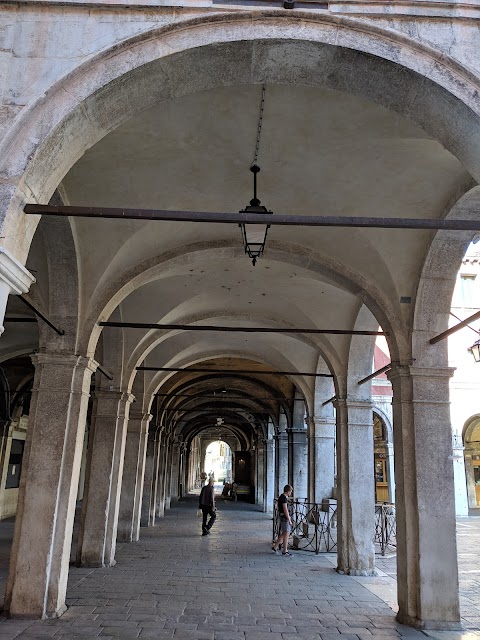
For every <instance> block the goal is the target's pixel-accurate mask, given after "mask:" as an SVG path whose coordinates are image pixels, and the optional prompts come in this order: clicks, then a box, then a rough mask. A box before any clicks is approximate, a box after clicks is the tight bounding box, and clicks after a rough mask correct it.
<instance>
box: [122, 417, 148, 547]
mask: <svg viewBox="0 0 480 640" xmlns="http://www.w3.org/2000/svg"><path fill="white" fill-rule="evenodd" d="M151 419H152V416H151V415H150V414H145V415H143V414H139V415H138V414H135V415H131V416H129V420H128V425H127V438H126V443H125V459H124V464H123V477H122V491H121V495H120V507H119V512H118V528H117V540H118V541H120V542H136V541H137V540H138V538H139V536H140V509H141V504H142V491H143V481H144V475H145V455H146V448H147V437H148V424H149V422H150V420H151Z"/></svg>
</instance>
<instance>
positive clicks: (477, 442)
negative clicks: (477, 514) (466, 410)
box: [462, 415, 480, 509]
mask: <svg viewBox="0 0 480 640" xmlns="http://www.w3.org/2000/svg"><path fill="white" fill-rule="evenodd" d="M462 437H463V446H464V448H465V451H464V456H465V478H466V483H467V497H468V507H469V508H470V509H479V508H480V415H476V416H472V417H471V418H470V419H469V420H467V422H466V424H465V426H464V428H463V434H462Z"/></svg>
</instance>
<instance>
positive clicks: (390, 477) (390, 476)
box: [385, 443, 395, 503]
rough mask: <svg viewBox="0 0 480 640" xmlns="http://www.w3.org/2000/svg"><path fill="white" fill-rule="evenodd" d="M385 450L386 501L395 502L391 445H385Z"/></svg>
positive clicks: (393, 456)
mask: <svg viewBox="0 0 480 640" xmlns="http://www.w3.org/2000/svg"><path fill="white" fill-rule="evenodd" d="M385 448H386V450H387V481H388V501H389V502H392V503H394V502H395V464H394V460H395V455H394V451H393V444H391V443H387V444H386V445H385Z"/></svg>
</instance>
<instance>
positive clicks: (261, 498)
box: [255, 440, 265, 511]
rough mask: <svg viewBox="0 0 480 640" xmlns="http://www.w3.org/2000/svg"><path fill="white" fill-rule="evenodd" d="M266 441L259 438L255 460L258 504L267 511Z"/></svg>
mask: <svg viewBox="0 0 480 640" xmlns="http://www.w3.org/2000/svg"><path fill="white" fill-rule="evenodd" d="M263 447H264V443H263V442H262V441H260V440H257V447H256V450H255V454H256V455H255V461H256V465H255V466H256V471H257V473H256V485H257V486H256V487H255V493H256V501H255V502H256V504H259V505H261V506H262V508H263V510H264V511H265V493H264V484H265V451H264V448H263Z"/></svg>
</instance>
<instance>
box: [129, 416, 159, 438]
mask: <svg viewBox="0 0 480 640" xmlns="http://www.w3.org/2000/svg"><path fill="white" fill-rule="evenodd" d="M152 418H153V416H152V414H150V413H134V414H133V415H132V414H131V413H130V415H129V418H128V431H129V433H147V432H148V425H149V423H150V421H151V419H152Z"/></svg>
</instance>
